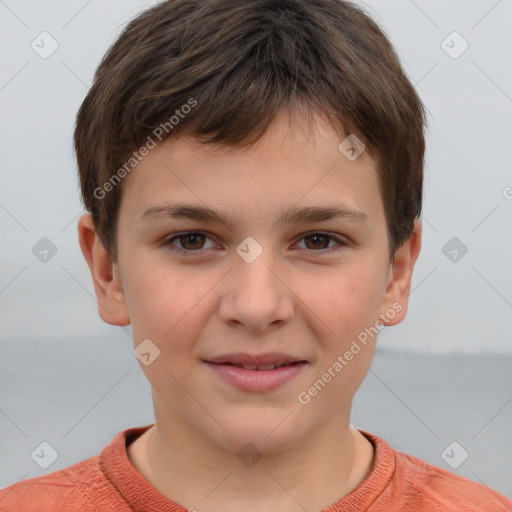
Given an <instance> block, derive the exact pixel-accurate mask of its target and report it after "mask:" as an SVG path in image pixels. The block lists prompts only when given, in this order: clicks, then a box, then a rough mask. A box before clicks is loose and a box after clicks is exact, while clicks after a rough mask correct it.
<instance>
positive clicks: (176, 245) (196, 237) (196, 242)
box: [164, 231, 215, 256]
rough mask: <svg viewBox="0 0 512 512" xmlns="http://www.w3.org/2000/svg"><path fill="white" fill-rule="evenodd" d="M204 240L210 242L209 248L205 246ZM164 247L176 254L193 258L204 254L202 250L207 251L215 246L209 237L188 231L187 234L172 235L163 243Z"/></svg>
mask: <svg viewBox="0 0 512 512" xmlns="http://www.w3.org/2000/svg"><path fill="white" fill-rule="evenodd" d="M206 240H210V243H211V245H210V246H209V247H206V246H205V241H206ZM164 245H166V246H169V247H170V248H171V250H172V251H173V252H175V253H177V254H183V255H187V256H188V255H192V256H193V255H195V254H201V253H202V252H204V251H202V249H209V248H211V247H213V246H214V245H215V244H214V243H213V241H211V239H210V237H208V236H206V235H205V234H203V233H199V232H196V231H190V232H187V233H180V234H178V235H174V236H173V237H171V238H169V239H168V240H167V241H166V242H164Z"/></svg>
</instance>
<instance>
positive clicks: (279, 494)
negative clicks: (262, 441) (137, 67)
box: [128, 418, 373, 512]
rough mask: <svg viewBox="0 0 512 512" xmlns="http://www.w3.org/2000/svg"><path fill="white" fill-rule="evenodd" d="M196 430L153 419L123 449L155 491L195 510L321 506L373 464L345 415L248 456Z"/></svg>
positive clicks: (347, 489)
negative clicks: (284, 445) (304, 436)
mask: <svg viewBox="0 0 512 512" xmlns="http://www.w3.org/2000/svg"><path fill="white" fill-rule="evenodd" d="M160 425H172V426H173V428H171V429H169V428H165V427H161V426H160ZM182 427H186V428H182ZM197 434H198V433H197V432H194V430H193V429H191V428H190V426H181V425H180V424H179V421H174V422H168V421H166V422H158V418H157V422H156V424H155V425H154V426H153V427H152V428H150V429H149V430H148V431H147V432H145V433H144V434H143V435H142V436H141V437H139V438H138V439H137V440H136V441H135V442H134V443H132V444H131V445H130V446H129V447H128V456H129V458H130V460H131V461H132V463H133V465H134V466H135V468H136V469H137V470H138V471H139V472H140V473H141V474H142V476H143V477H144V478H145V479H146V480H148V481H149V483H150V484H151V485H153V487H155V488H156V489H157V490H158V491H159V492H160V493H161V494H163V495H164V496H166V497H167V498H169V499H170V500H172V501H174V502H176V503H179V504H181V505H182V506H186V507H187V508H188V507H190V508H192V507H194V508H196V509H197V510H201V511H207V512H220V511H222V512H238V511H242V510H243V511H244V512H252V511H256V510H258V511H259V510H262V509H264V510H267V509H269V510H280V511H283V512H292V511H294V512H295V511H299V510H304V509H306V510H321V509H322V508H325V507H327V506H329V505H331V504H332V503H335V502H336V501H338V500H340V499H341V498H342V497H343V496H345V495H346V494H348V493H349V492H351V491H352V490H353V489H355V488H356V487H357V486H358V485H359V484H360V483H361V482H362V481H363V480H364V479H365V478H366V476H367V475H368V474H369V472H370V471H371V467H372V464H373V446H372V445H371V443H370V442H369V441H368V440H367V439H366V438H365V437H364V436H363V435H362V434H360V433H359V432H358V431H357V430H354V429H352V428H350V426H349V424H348V421H347V422H335V423H334V422H331V424H329V425H324V426H323V428H322V430H321V431H318V432H312V433H311V434H310V435H308V437H307V439H306V440H301V441H300V442H299V443H296V444H295V445H293V446H291V447H289V448H288V449H286V450H283V451H280V452H277V453H266V454H260V453H257V454H252V457H251V454H250V450H246V451H245V453H239V454H238V455H239V456H237V454H236V453H233V451H230V450H226V449H225V448H223V447H220V446H219V445H218V444H217V443H214V442H213V441H212V440H211V439H206V438H204V437H201V436H198V435H197ZM304 482H307V485H304Z"/></svg>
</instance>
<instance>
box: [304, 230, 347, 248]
mask: <svg viewBox="0 0 512 512" xmlns="http://www.w3.org/2000/svg"><path fill="white" fill-rule="evenodd" d="M301 240H304V241H305V246H306V247H305V249H306V250H309V251H313V252H320V253H321V252H322V251H324V252H331V251H335V250H337V249H340V248H342V247H343V246H345V245H347V244H346V243H345V242H344V241H343V240H341V239H340V238H338V237H337V236H333V235H330V234H328V233H309V234H307V235H305V236H303V237H302V239H301ZM331 242H335V243H336V244H337V245H338V247H336V246H332V245H331V246H330V247H329V244H330V243H331Z"/></svg>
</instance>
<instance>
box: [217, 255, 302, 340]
mask: <svg viewBox="0 0 512 512" xmlns="http://www.w3.org/2000/svg"><path fill="white" fill-rule="evenodd" d="M248 261H250V260H248ZM248 261H246V260H245V259H244V258H243V257H239V256H238V255H237V256H236V258H235V262H234V267H233V268H232V270H231V271H230V272H229V273H228V275H227V276H226V278H225V279H224V280H223V290H222V296H221V304H220V308H219V315H220V318H221V320H222V321H223V322H224V323H226V324H227V325H229V326H230V327H238V328H245V329H246V330H248V331H251V332H253V333H264V332H266V331H268V330H270V329H275V328H277V327H280V326H281V327H282V326H283V325H285V324H286V323H288V322H289V321H290V319H291V318H292V317H293V315H294V311H295V306H296V303H297V300H298V299H297V297H296V295H295V294H294V292H293V290H292V286H291V277H290V272H289V270H288V269H286V267H285V266H284V265H282V264H281V265H280V264H279V263H278V262H277V260H276V259H275V258H273V256H272V251H271V250H270V249H268V250H263V252H262V253H261V254H260V255H259V256H258V257H257V258H256V259H255V260H254V261H252V262H250V263H249V262H248Z"/></svg>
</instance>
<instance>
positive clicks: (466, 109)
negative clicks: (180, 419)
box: [0, 0, 512, 498]
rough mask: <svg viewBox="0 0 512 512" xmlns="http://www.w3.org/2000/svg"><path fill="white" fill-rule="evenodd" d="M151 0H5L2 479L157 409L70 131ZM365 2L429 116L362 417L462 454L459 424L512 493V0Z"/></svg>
mask: <svg viewBox="0 0 512 512" xmlns="http://www.w3.org/2000/svg"><path fill="white" fill-rule="evenodd" d="M154 3H155V2H142V1H135V0H131V1H122V0H109V1H101V2H100V1H99V0H90V1H85V0H80V1H78V0H73V1H70V0H66V1H55V0H54V1H50V0H47V1H45V2H37V1H29V0H17V1H16V0H5V1H3V0H0V42H1V44H0V70H1V74H0V108H1V113H2V115H1V118H0V141H1V152H0V161H1V166H0V173H1V176H0V179H1V183H2V187H1V188H0V230H1V231H0V232H1V234H2V251H0V350H1V357H0V433H1V436H0V460H1V461H2V462H1V466H0V487H4V486H6V485H8V484H11V483H14V482H16V481H18V480H21V479H25V478H31V477H34V476H37V475H40V474H45V473H48V472H51V471H55V470H57V469H60V468H62V467H65V466H67V465H70V464H73V463H75V462H78V461H79V460H82V459H84V458H87V457H90V456H92V455H95V454H96V453H98V452H99V451H100V450H101V448H103V447H104V446H105V444H107V443H108V442H109V441H110V440H111V438H112V437H113V436H114V435H115V434H116V433H117V432H119V431H120V430H122V429H124V428H128V427H130V426H136V425H143V424H147V423H151V422H152V421H153V415H152V407H151V401H150V394H149V385H148V384H147V382H146V381H145V379H144V377H143V375H142V372H141V371H140V368H139V366H138V362H137V360H136V359H135V358H134V357H133V354H132V350H133V347H132V340H131V336H130V330H129V328H126V329H121V328H119V327H113V326H110V325H107V324H104V323H103V322H102V321H101V319H100V318H99V316H98V314H97V305H96V303H95V296H94V289H93V286H92V281H91V278H90V275H89V271H88V268H87V265H86V263H85V261H84V260H83V257H82V255H81V252H80V248H79V246H78V242H77V233H76V221H77V218H78V216H79V215H80V214H81V213H82V208H81V205H80V201H79V196H78V184H77V178H76V164H75V161H74V158H73V153H72V145H71V140H72V130H73V124H74V118H75V115H76V111H77V109H78V107H79V105H80V103H81V101H82V99H83V98H84V96H85V94H86V92H87V90H88V87H89V86H90V84H91V81H92V76H93V73H94V70H95V68H96V66H97V65H98V63H99V60H100V59H101V57H102V55H103V54H104V52H105V51H106V49H107V48H108V46H109V45H110V44H111V43H112V42H113V41H114V40H115V38H116V37H117V36H118V35H119V33H120V31H121V29H122V27H123V25H124V24H125V23H126V21H127V20H129V19H130V18H131V17H133V16H134V15H135V14H136V13H137V12H139V11H140V10H141V9H143V8H145V7H147V6H149V5H152V4H154ZM359 3H360V4H361V5H365V6H366V7H367V9H368V12H369V13H370V14H371V15H372V16H373V17H374V18H375V19H376V20H377V21H378V22H379V24H380V25H381V26H382V27H383V28H384V30H385V31H386V33H387V34H388V36H389V37H390V39H391V41H392V42H393V44H394V45H395V47H396V49H397V51H398V52H399V54H400V56H401V58H402V61H403V64H404V66H405V69H406V71H407V72H408V74H409V76H410V78H411V81H412V82H413V83H414V84H415V85H416V86H417V88H418V91H419V94H420V96H421V97H422V99H423V101H424V103H425V105H426V107H427V109H428V116H429V130H428V133H427V145H428V149H427V161H426V179H425V203H424V215H423V217H422V219H423V225H424V229H423V247H422V252H421V255H420V258H419V260H418V263H417V266H416V269H415V274H414V279H413V287H412V292H411V299H410V309H409V313H408V316H407V319H406V320H405V321H404V322H403V323H402V324H400V325H398V326H395V327H392V328H387V329H384V330H383V331H382V332H381V334H380V335H379V344H378V350H377V353H376V355H375V358H374V361H373V364H372V367H371V369H370V372H369V374H368V377H367V379H366V380H365V382H364V383H363V385H362V387H361V389H360V391H359V392H358V394H357V395H356V399H355V401H354V415H353V419H352V423H353V424H354V425H355V426H357V427H360V428H363V429H365V430H367V431H369V432H372V433H375V434H376V435H379V436H381V437H383V438H384V439H386V440H387V441H388V442H389V443H390V444H391V445H392V446H393V447H394V448H395V449H398V450H401V451H405V452H407V453H411V454H413V455H416V456H418V457H420V458H422V459H424V460H426V461H427V462H430V463H432V464H435V465H438V466H441V467H445V468H447V469H451V468H450V466H449V465H448V464H447V463H446V462H445V460H443V458H442V457H441V453H442V452H443V450H444V449H445V448H446V447H447V446H448V445H449V444H450V443H451V442H453V441H457V442H458V443H459V445H460V446H461V448H463V449H464V450H466V451H467V452H468V453H469V457H468V459H467V460H466V461H465V462H464V463H463V464H461V465H460V466H459V467H458V468H457V469H452V470H453V471H454V472H456V473H458V474H460V475H462V476H465V477H467V478H471V479H473V480H475V481H480V482H484V483H485V484H487V485H489V486H491V487H493V488H495V489H496V490H498V491H499V492H501V493H502V494H505V495H507V496H509V497H511V498H512V476H510V471H509V463H508V461H510V460H511V459H512V443H511V441H510V432H511V430H512V429H511V426H512V404H511V402H512V371H511V369H512V315H511V308H512V292H511V290H512V229H511V220H512V165H511V164H512V156H511V153H510V141H511V140H512V138H511V136H512V128H511V123H510V119H511V116H512V66H511V65H510V55H511V54H512V36H511V33H512V30H511V29H512V0H500V1H496V0H489V1H488V0H463V1H462V0H461V1H455V0H450V1H446V0H443V1H442V0H429V1H426V0H425V1H420V0H416V1H415V2H413V1H412V0H393V1H391V0H386V1H371V2H365V3H364V4H363V3H362V2H359ZM43 31H46V32H48V33H49V34H51V37H52V38H53V39H54V40H55V41H56V42H57V43H58V48H57V50H56V51H55V52H54V53H53V54H52V55H50V56H49V57H48V58H47V59H43V58H41V57H40V56H39V55H38V54H37V53H36V51H34V50H33V49H32V47H31V44H32V41H34V40H35V41H36V43H37V42H38V41H40V36H39V34H41V32H43ZM454 31H456V32H458V34H460V36H457V35H455V36H453V35H451V34H452V33H453V32H454ZM464 40H465V41H467V44H468V45H469V46H468V48H467V50H466V51H464V52H463V53H462V54H461V55H458V53H459V52H460V51H461V49H463V48H464V46H463V45H464ZM443 41H445V42H444V43H443ZM48 45H49V41H48V40H47V46H46V48H48V47H49V46H48ZM450 54H451V55H450ZM454 57H456V58H454ZM43 237H46V238H48V239H49V240H50V241H51V245H52V246H54V247H55V249H56V251H57V252H56V253H55V254H54V255H52V253H51V252H50V253H49V255H48V256H47V261H41V260H40V259H39V258H38V257H36V254H34V252H36V253H37V252H38V250H40V249H41V247H40V246H39V245H37V244H48V241H43V242H40V240H41V239H42V238H43ZM454 237H455V240H452V239H453V238H454ZM450 240H451V241H450ZM447 244H448V245H447ZM34 246H35V247H36V249H33V248H34ZM454 250H455V251H456V253H454V252H453V251H454ZM466 250H467V252H465V251H466ZM464 252H465V253H464ZM455 256H456V259H455V260H454V258H455ZM42 441H47V442H49V443H50V444H51V445H52V446H53V447H54V448H55V449H56V450H57V452H58V458H57V459H56V461H55V462H54V463H53V464H52V465H51V466H50V467H49V468H48V469H46V470H43V469H41V468H40V467H39V466H37V465H36V463H35V462H34V461H33V460H32V459H31V457H30V453H31V452H32V451H33V450H34V449H35V448H36V447H37V446H38V445H39V443H40V442H42ZM461 448H456V450H455V452H454V453H455V456H456V457H458V456H460V454H461V453H462V451H461ZM457 450H459V451H457Z"/></svg>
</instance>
